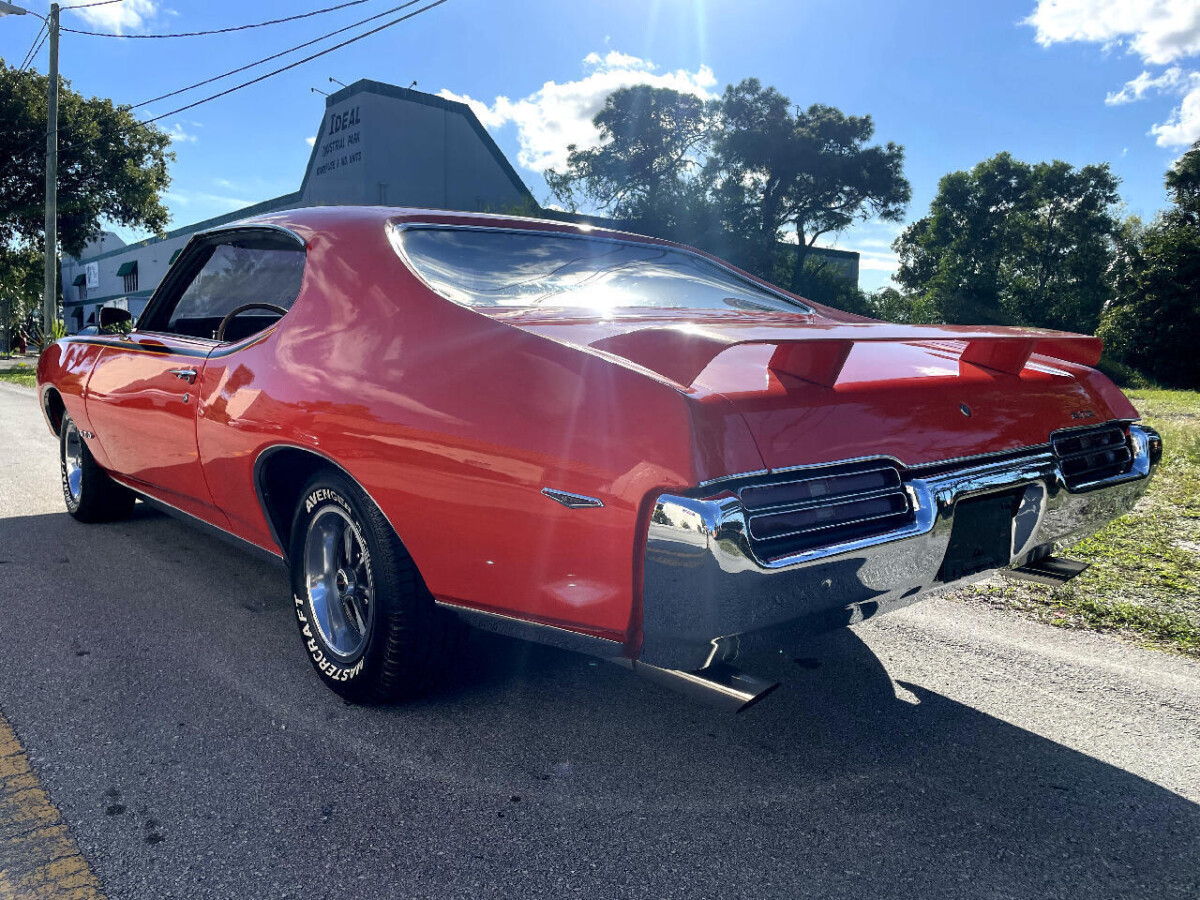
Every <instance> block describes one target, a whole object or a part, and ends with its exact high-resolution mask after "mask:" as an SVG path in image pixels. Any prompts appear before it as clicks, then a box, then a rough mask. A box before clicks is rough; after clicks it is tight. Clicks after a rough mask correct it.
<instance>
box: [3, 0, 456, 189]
mask: <svg viewBox="0 0 1200 900" xmlns="http://www.w3.org/2000/svg"><path fill="white" fill-rule="evenodd" d="M108 2H118V0H108ZM419 2H420V0H408V2H407V3H402V4H401V5H400V6H397V7H394V8H392V9H389V10H387V11H385V12H382V13H379V14H378V15H375V16H371V17H369V18H367V19H364V20H362V21H361V22H356V23H355V24H354V25H348V26H346V28H341V29H338V30H337V31H331V32H330V33H329V34H326V35H323V36H321V37H320V38H317V39H315V40H312V41H308V42H306V43H303V44H298V45H296V46H295V47H292V48H290V49H288V50H284V51H282V52H281V53H277V54H275V55H274V56H269V57H266V58H265V59H261V60H259V61H258V62H257V63H250V64H249V65H247V66H242V67H241V68H239V69H233V70H231V71H229V72H225V73H223V74H221V75H217V76H216V77H214V78H210V79H208V81H202V82H198V83H197V84H194V85H190V86H188V87H185V88H180V89H179V90H178V91H173V92H172V93H170V94H164V95H163V96H162V97H159V98H156V99H159V100H161V99H164V98H166V97H170V96H174V95H175V94H179V93H183V92H184V91H188V90H191V89H192V88H194V87H199V86H201V85H203V84H208V83H209V82H211V81H217V80H219V79H221V78H225V77H227V76H229V75H233V74H235V73H237V72H240V71H243V70H245V69H248V68H252V67H254V66H256V65H259V64H260V63H263V62H267V61H269V60H271V59H275V58H277V57H279V56H283V55H285V54H287V53H292V52H294V51H296V50H300V49H302V48H304V47H307V46H311V45H312V44H314V43H317V42H319V41H323V40H327V39H328V38H331V37H333V36H334V35H336V34H339V33H341V32H343V31H346V30H347V29H349V28H354V27H356V26H357V25H362V24H365V23H366V22H370V21H372V20H374V19H378V18H380V17H381V16H386V15H389V14H390V13H393V12H396V11H398V10H401V9H405V8H407V7H410V6H413V5H414V4H416V3H419ZM445 2H446V0H436V2H433V3H430V4H428V5H427V6H423V7H421V8H420V9H416V10H413V11H412V12H411V13H408V14H407V15H403V16H400V17H398V18H396V19H393V20H391V21H389V22H385V23H384V24H382V25H380V26H378V27H377V28H373V29H371V30H370V31H366V32H364V33H362V34H360V35H356V36H355V37H352V38H350V39H349V40H346V41H342V42H341V43H340V44H336V45H334V46H332V47H328V48H326V49H325V50H322V51H320V52H319V53H314V54H312V55H311V56H307V57H305V58H304V59H301V60H297V61H296V62H294V63H290V64H288V65H286V66H282V67H281V68H278V69H275V70H273V71H271V72H267V73H266V74H265V75H261V76H259V77H258V78H254V79H252V80H250V81H246V82H243V83H242V84H238V85H235V86H234V87H231V88H229V89H228V90H225V91H221V92H220V93H217V94H213V95H211V96H209V97H205V98H204V99H202V100H197V101H196V102H195V103H190V104H188V105H187V106H181V107H179V109H174V110H171V111H170V112H166V113H163V114H162V115H159V116H155V117H153V118H151V119H144V120H142V121H143V123H144V124H150V123H151V122H157V121H159V120H160V119H165V118H167V117H168V116H173V115H175V114H176V113H180V112H183V111H184V110H188V109H191V108H192V107H195V106H200V105H201V104H204V103H208V102H209V101H210V100H216V99H217V98H219V97H224V96H226V95H227V94H232V93H233V92H235V91H239V90H241V89H242V88H244V87H248V86H250V85H252V84H257V83H258V82H260V81H265V80H266V79H268V78H270V77H272V76H274V75H278V74H279V73H281V72H286V71H288V70H289V69H294V68H296V67H297V66H300V65H303V64H304V63H306V62H311V61H312V60H314V59H316V58H318V57H320V56H324V55H325V54H327V53H332V52H333V51H334V50H339V49H341V48H342V47H345V46H347V45H349V44H353V43H355V42H357V41H360V40H362V39H363V38H366V37H370V36H371V35H373V34H378V33H379V32H380V31H383V30H384V29H386V28H391V27H392V26H393V25H398V24H399V23H401V22H403V21H405V20H407V19H411V18H413V17H414V16H418V15H420V14H421V13H423V12H426V11H427V10H430V9H433V8H434V7H435V6H441V5H442V4H443V3H445ZM153 102H155V101H154V100H147V101H145V102H144V103H139V104H137V105H136V106H132V107H129V108H130V109H136V108H137V107H138V106H145V105H146V104H147V103H153ZM70 130H71V126H70V125H69V124H68V123H63V122H60V123H59V126H58V128H57V130H56V137H57V138H59V139H61V138H62V136H63V133H64V132H67V131H70ZM90 140H91V139H90V138H83V139H80V140H76V141H70V142H68V143H65V144H63V145H62V146H60V147H59V153H66V152H70V151H71V150H74V149H76V148H78V147H81V146H82V145H83V144H85V143H90ZM40 145H41V139H39V141H38V142H36V143H32V144H30V145H28V146H27V147H25V148H24V149H22V150H21V151H19V152H18V153H16V154H14V155H13V157H12V158H11V159H10V160H9V161H8V164H7V165H6V166H4V168H3V169H0V177H2V176H4V175H7V174H8V173H9V171H11V170H12V169H13V167H14V166H16V165H17V164H18V163H19V162H20V161H21V159H22V158H23V157H24V156H25V154H26V153H27V152H29V151H31V150H35V149H36V148H37V147H38V146H40Z"/></svg>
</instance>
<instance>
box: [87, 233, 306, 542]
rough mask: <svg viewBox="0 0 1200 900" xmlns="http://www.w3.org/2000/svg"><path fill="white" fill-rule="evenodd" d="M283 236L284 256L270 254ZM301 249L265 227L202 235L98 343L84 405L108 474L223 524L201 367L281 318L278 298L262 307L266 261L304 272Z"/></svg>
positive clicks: (270, 273) (270, 270) (268, 272)
mask: <svg viewBox="0 0 1200 900" xmlns="http://www.w3.org/2000/svg"><path fill="white" fill-rule="evenodd" d="M281 240H283V244H284V246H285V248H286V250H285V251H278V250H277V249H276V245H277V244H278V243H279V242H280V241H281ZM297 251H300V252H297ZM302 251H303V245H302V244H301V245H300V246H299V247H297V246H294V240H293V239H291V238H287V239H281V238H280V236H279V235H278V234H277V233H276V232H274V231H272V230H270V229H267V228H255V227H235V228H232V229H229V230H225V231H216V232H210V233H208V234H205V235H200V236H198V237H196V238H194V239H193V240H192V241H191V242H190V243H189V244H188V246H187V247H186V248H185V249H184V252H183V253H182V254H181V255H180V258H179V260H178V262H176V263H175V264H174V265H173V266H172V267H171V269H170V271H169V272H168V273H167V276H166V278H164V279H163V282H162V284H161V285H159V287H158V289H157V290H156V291H155V292H154V296H153V297H152V298H151V299H150V303H149V304H148V305H147V306H146V311H145V312H144V313H143V314H142V317H141V320H140V321H139V322H138V327H137V329H135V330H134V331H133V333H132V334H129V335H126V336H124V337H122V338H113V339H111V340H105V341H104V342H105V344H106V346H105V349H104V350H103V351H102V353H101V355H100V358H99V359H98V360H97V362H96V366H95V368H94V369H93V371H92V376H91V380H90V382H89V384H88V389H87V400H86V403H87V410H88V415H89V417H90V419H91V423H92V426H93V428H94V429H95V432H96V437H97V439H98V440H99V442H100V445H101V447H102V448H103V450H104V452H105V455H106V457H107V460H108V464H109V467H110V468H111V469H112V471H113V472H114V473H115V474H117V475H118V476H122V477H123V478H124V479H125V480H127V481H129V482H130V483H131V484H133V485H134V486H135V487H140V488H142V489H144V490H145V491H146V492H147V493H150V494H151V495H152V496H156V497H157V498H158V499H161V500H163V501H165V502H167V503H169V504H171V505H172V506H175V507H177V508H179V509H181V510H183V511H184V512H187V513H190V514H192V515H196V516H199V517H201V518H203V519H206V520H209V521H211V522H213V523H214V524H217V525H220V526H221V527H224V526H225V525H227V524H228V523H227V521H226V519H225V517H224V514H223V513H221V512H220V511H219V510H218V508H217V505H216V504H215V503H214V501H213V498H212V494H211V492H210V490H209V488H208V484H207V482H206V480H205V476H204V471H203V468H202V466H201V461H200V454H199V450H198V445H197V438H196V422H197V417H198V415H199V413H200V410H201V407H202V404H203V397H202V396H201V395H200V388H201V387H202V385H203V375H204V366H205V364H206V361H207V359H208V357H209V354H211V353H212V352H213V351H214V350H216V349H217V348H218V347H225V346H226V344H227V343H228V342H229V341H230V340H234V341H236V340H241V339H244V338H246V337H247V336H250V335H253V334H254V333H256V332H258V331H261V330H262V329H263V328H265V327H267V326H268V325H269V324H271V323H272V322H274V321H277V320H278V318H279V316H280V315H281V314H283V313H285V312H286V308H284V307H282V306H280V305H279V303H278V302H276V303H272V304H264V303H263V301H264V300H266V299H271V297H270V296H269V292H267V291H265V290H264V279H265V280H266V281H268V282H269V281H270V280H271V278H272V277H276V276H278V275H279V272H278V265H277V264H276V265H275V266H272V263H273V262H275V256H276V255H278V254H279V253H280V252H282V253H283V255H284V256H285V257H286V260H285V262H286V263H287V264H288V266H289V267H290V269H291V270H295V271H296V272H299V271H302V270H303V262H304V254H303V252H302ZM288 303H289V305H290V301H288ZM264 306H265V307H266V308H264ZM250 313H253V314H254V315H250Z"/></svg>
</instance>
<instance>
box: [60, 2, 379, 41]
mask: <svg viewBox="0 0 1200 900" xmlns="http://www.w3.org/2000/svg"><path fill="white" fill-rule="evenodd" d="M367 2H368V0H349V2H348V3H339V4H338V5H337V6H328V7H326V8H325V9H314V10H313V11H312V12H306V13H300V14H298V15H295V16H286V17H285V18H282V19H271V20H269V21H266V22H255V23H254V24H252V25H232V26H230V27H229V28H214V29H212V30H210V31H180V32H176V33H175V34H119V33H116V32H109V31H82V30H80V29H78V28H63V29H62V30H63V31H69V32H71V33H72V34H86V35H88V36H89V37H106V38H122V39H124V40H156V39H160V38H181V37H203V36H204V35H208V34H229V33H230V32H231V31H247V30H249V29H251V28H262V27H264V26H266V25H278V24H280V23H281V22H295V21H296V20H297V19H308V18H311V17H312V16H319V15H322V14H324V13H329V12H337V10H339V9H345V8H346V7H348V6H361V5H362V4H363V3H367Z"/></svg>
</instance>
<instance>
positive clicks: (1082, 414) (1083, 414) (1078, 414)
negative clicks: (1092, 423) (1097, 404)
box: [1071, 409, 1096, 419]
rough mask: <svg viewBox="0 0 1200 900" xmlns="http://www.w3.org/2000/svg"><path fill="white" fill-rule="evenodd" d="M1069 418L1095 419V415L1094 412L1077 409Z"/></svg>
mask: <svg viewBox="0 0 1200 900" xmlns="http://www.w3.org/2000/svg"><path fill="white" fill-rule="evenodd" d="M1071 418H1072V419H1094V418H1096V414H1095V413H1094V412H1092V411H1091V410H1090V409H1077V410H1075V412H1073V413H1071Z"/></svg>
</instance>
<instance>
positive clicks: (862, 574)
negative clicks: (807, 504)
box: [639, 425, 1161, 671]
mask: <svg viewBox="0 0 1200 900" xmlns="http://www.w3.org/2000/svg"><path fill="white" fill-rule="evenodd" d="M1129 435H1130V444H1131V447H1132V449H1133V453H1134V464H1133V467H1132V469H1131V471H1130V472H1128V473H1126V474H1124V475H1121V476H1118V477H1116V478H1112V479H1109V480H1107V481H1105V482H1102V483H1100V484H1097V485H1094V486H1080V487H1079V488H1075V489H1068V488H1067V485H1066V482H1065V479H1064V478H1063V475H1062V471H1061V469H1060V467H1059V462H1058V459H1057V457H1055V455H1054V454H1053V453H1052V452H1051V451H1050V450H1049V448H1048V447H1047V448H1046V449H1044V450H1035V451H1033V452H1030V453H1028V454H1025V455H1024V456H1021V457H1019V458H1016V459H1014V458H1011V456H1009V458H1005V459H994V460H991V461H988V460H987V459H983V460H981V461H979V462H978V464H977V465H973V466H965V467H962V468H956V469H951V470H949V471H945V470H942V469H941V468H940V467H939V470H938V471H936V472H933V473H931V474H929V475H926V476H924V477H921V476H919V475H918V476H915V477H914V476H912V475H910V476H909V477H908V478H907V479H906V481H905V490H906V491H907V492H908V494H909V497H910V500H911V501H912V504H913V508H914V513H915V518H914V521H913V522H912V523H911V524H909V525H908V526H906V527H904V528H900V529H896V530H894V531H890V532H887V533H885V534H882V535H877V536H874V537H868V538H863V539H860V540H854V541H846V542H843V543H840V544H836V545H832V546H826V547H819V548H814V549H811V550H807V551H804V552H798V553H793V554H789V555H786V556H782V557H778V558H769V559H763V558H761V557H760V556H759V555H758V553H757V552H756V544H757V543H758V542H756V541H754V540H752V539H751V537H750V535H749V532H748V529H747V518H748V515H749V514H748V513H747V511H746V509H745V508H744V507H743V505H742V503H741V501H740V500H739V499H738V497H736V496H735V495H733V494H732V493H729V492H728V491H725V492H718V493H710V494H709V495H707V496H699V497H698V496H696V495H695V494H693V495H692V496H682V495H675V494H663V495H661V496H659V497H658V498H657V500H656V502H655V504H654V507H653V512H652V515H651V518H650V523H649V526H648V530H647V544H646V556H645V567H644V576H643V600H642V610H643V615H642V634H643V647H642V654H641V656H640V657H639V658H640V659H642V660H644V661H645V662H648V663H650V664H652V665H656V666H661V667H664V668H672V669H683V670H689V671H690V670H694V669H698V668H700V667H702V666H704V665H706V664H709V663H718V662H723V661H729V660H731V659H733V658H735V657H736V656H737V655H738V653H739V652H743V651H749V650H751V649H755V648H759V647H763V648H765V647H771V648H779V647H782V646H786V645H788V642H790V641H793V640H798V639H799V638H801V637H806V636H808V635H810V634H812V633H813V632H814V631H817V630H825V629H826V628H827V627H836V626H838V625H846V624H852V623H853V622H856V621H860V620H862V619H865V618H869V617H871V616H872V615H875V614H877V613H879V612H884V611H887V610H889V609H894V608H897V607H899V606H903V605H907V604H908V603H912V602H915V601H916V600H917V599H920V598H922V597H924V596H927V595H928V594H930V593H932V592H935V591H939V590H943V589H945V588H946V587H948V586H949V585H948V584H946V583H944V582H942V581H940V580H939V579H940V578H941V577H942V576H941V569H942V563H943V560H944V558H945V555H946V549H947V547H948V545H949V542H950V535H951V530H952V527H953V523H954V514H955V508H956V505H957V503H958V502H959V501H961V500H965V499H969V498H973V497H978V496H984V495H988V494H997V493H1009V492H1012V493H1014V494H1015V493H1019V495H1020V503H1019V506H1018V509H1017V512H1016V515H1015V516H1014V519H1013V525H1012V545H1011V548H1010V559H1009V565H1010V566H1013V565H1025V564H1027V563H1029V562H1031V561H1033V560H1035V559H1038V558H1040V557H1042V556H1045V555H1047V554H1049V553H1051V552H1053V550H1054V548H1055V547H1056V546H1058V545H1060V544H1069V543H1072V542H1074V541H1077V540H1080V539H1082V538H1083V537H1086V536H1087V535H1088V534H1090V533H1092V532H1093V531H1095V530H1096V529H1098V528H1100V527H1101V526H1103V525H1105V524H1107V523H1108V522H1110V521H1111V520H1112V519H1114V518H1116V517H1117V516H1119V515H1121V514H1123V513H1125V512H1127V511H1128V510H1129V509H1130V508H1132V506H1133V505H1134V503H1135V502H1136V501H1137V499H1138V498H1139V497H1140V496H1141V494H1142V492H1143V491H1144V490H1145V488H1146V484H1147V482H1148V479H1149V476H1150V475H1151V474H1152V473H1153V469H1154V465H1155V463H1156V461H1157V460H1156V457H1155V455H1154V453H1153V452H1152V448H1153V447H1154V446H1157V444H1156V443H1154V442H1158V443H1161V441H1160V439H1159V438H1158V437H1157V435H1156V434H1155V432H1154V431H1153V430H1152V429H1148V428H1145V427H1143V426H1139V425H1131V426H1129ZM931 468H932V467H931ZM988 574H990V573H989V571H983V572H979V573H976V574H974V575H970V576H967V577H966V578H964V579H962V580H961V581H960V582H956V583H966V582H969V581H971V580H976V579H978V578H983V577H986V576H987V575H988ZM714 648H716V652H714Z"/></svg>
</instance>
